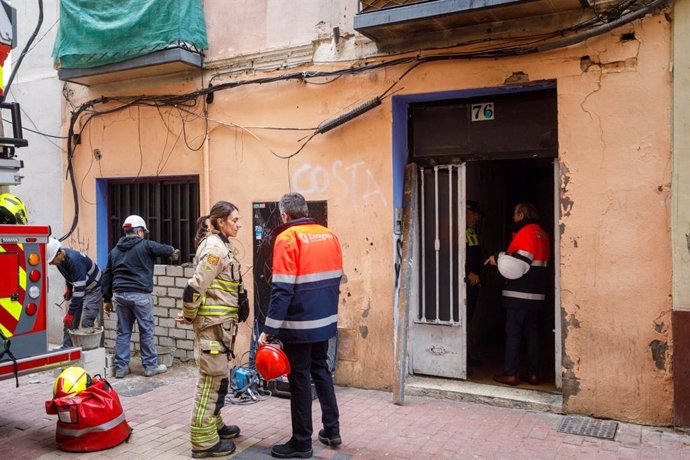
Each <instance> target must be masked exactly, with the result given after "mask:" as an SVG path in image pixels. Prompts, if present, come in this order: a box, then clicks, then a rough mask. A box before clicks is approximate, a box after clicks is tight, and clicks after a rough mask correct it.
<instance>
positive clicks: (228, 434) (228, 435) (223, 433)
mask: <svg viewBox="0 0 690 460" xmlns="http://www.w3.org/2000/svg"><path fill="white" fill-rule="evenodd" d="M239 434H240V427H238V426H237V425H225V426H224V427H223V428H221V429H220V430H218V436H220V439H232V438H234V437H235V436H237V435H239Z"/></svg>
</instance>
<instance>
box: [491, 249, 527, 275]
mask: <svg viewBox="0 0 690 460" xmlns="http://www.w3.org/2000/svg"><path fill="white" fill-rule="evenodd" d="M496 265H498V272H499V273H500V274H501V275H503V277H504V278H508V279H509V280H516V279H518V278H521V277H522V275H524V274H525V273H527V271H528V270H529V264H528V263H527V262H525V261H524V260H521V259H518V258H516V257H513V256H511V255H509V254H505V253H503V252H502V253H500V254H499V255H498V261H497V262H496Z"/></svg>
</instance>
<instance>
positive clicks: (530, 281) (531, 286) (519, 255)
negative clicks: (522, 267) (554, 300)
mask: <svg viewBox="0 0 690 460" xmlns="http://www.w3.org/2000/svg"><path fill="white" fill-rule="evenodd" d="M515 230H516V232H515V233H514V234H513V240H512V241H511V242H510V245H509V246H508V249H507V250H506V252H505V254H504V256H508V257H514V258H516V259H519V260H522V261H524V262H526V263H527V264H528V265H529V270H527V273H525V274H524V275H523V276H522V277H520V278H518V279H514V280H511V279H507V280H506V283H505V287H504V289H503V292H502V294H503V297H508V298H512V299H522V300H528V301H542V300H544V299H545V297H546V296H545V294H546V286H547V276H548V272H547V267H548V264H549V261H550V259H551V246H550V243H549V236H548V235H547V234H546V232H545V231H544V229H542V228H541V227H540V226H539V224H537V223H536V222H535V221H532V220H527V219H523V220H521V221H520V222H517V223H516V224H515Z"/></svg>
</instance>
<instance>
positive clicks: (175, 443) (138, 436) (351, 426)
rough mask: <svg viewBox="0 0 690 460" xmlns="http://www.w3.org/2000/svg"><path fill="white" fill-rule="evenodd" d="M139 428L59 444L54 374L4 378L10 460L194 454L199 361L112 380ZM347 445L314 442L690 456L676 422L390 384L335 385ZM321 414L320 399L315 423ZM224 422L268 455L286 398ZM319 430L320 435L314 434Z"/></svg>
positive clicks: (489, 452) (425, 449) (534, 453)
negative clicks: (570, 420) (86, 449)
mask: <svg viewBox="0 0 690 460" xmlns="http://www.w3.org/2000/svg"><path fill="white" fill-rule="evenodd" d="M110 381H111V383H113V384H114V386H115V387H116V388H117V390H118V392H119V394H120V399H121V401H122V404H123V406H124V410H125V415H126V417H127V420H128V421H129V423H130V425H131V426H132V428H133V429H134V432H133V433H132V436H131V438H130V441H129V443H124V444H121V445H120V446H118V447H115V448H113V449H109V450H105V451H100V452H92V453H85V454H74V453H67V452H61V451H59V450H58V449H57V445H56V444H55V438H54V436H55V425H56V420H57V417H56V416H50V415H47V414H46V413H45V409H44V401H46V400H48V399H50V397H51V395H52V384H53V373H51V372H45V373H42V374H35V375H30V376H26V377H22V378H20V387H19V388H15V387H14V380H6V381H3V382H0V394H2V395H3V397H2V402H1V403H0V404H2V410H1V411H0V446H2V448H1V449H2V450H1V451H2V458H4V459H65V458H78V459H92V458H93V459H96V458H98V459H110V458H116V459H137V460H138V459H153V458H156V459H187V458H190V445H189V433H188V424H189V419H190V414H191V410H192V404H193V399H194V387H195V382H196V369H195V368H194V367H193V366H190V365H180V364H176V365H175V366H174V367H173V368H172V369H171V370H170V371H169V372H168V373H166V374H162V375H159V376H156V377H152V378H145V377H143V376H142V375H141V369H140V368H139V369H136V368H133V374H130V375H128V376H127V378H125V379H123V380H115V379H110ZM336 392H337V396H338V401H339V404H340V412H341V434H342V437H343V445H342V446H340V448H338V449H333V448H327V447H325V446H322V445H321V444H320V443H319V442H318V440H316V441H315V442H314V456H315V457H316V458H324V459H336V460H345V459H350V458H352V459H356V458H357V459H398V458H406V459H432V458H433V459H435V458H491V459H494V458H506V459H507V458H510V459H523V458H524V459H532V458H537V459H553V458H556V459H560V458H587V459H591V458H596V459H609V458H611V459H617V458H624V459H690V436H688V435H685V434H683V433H679V432H675V431H673V430H671V429H666V428H656V427H648V426H640V425H632V424H627V423H620V424H619V426H618V431H617V433H616V436H615V439H614V440H612V441H611V440H602V439H598V438H594V437H587V436H579V435H572V434H564V433H560V432H558V431H557V428H558V425H559V422H560V421H561V420H562V418H563V416H562V415H557V414H550V413H545V412H532V411H527V410H520V409H507V408H500V407H493V406H487V405H482V404H473V403H464V402H458V401H450V400H442V399H433V398H428V397H420V396H408V397H406V399H405V405H404V406H396V405H394V404H392V403H391V399H392V395H391V393H388V392H382V391H370V390H361V389H356V388H344V387H337V388H336ZM320 417H321V413H320V411H319V409H318V404H317V403H316V402H315V405H314V429H315V432H316V431H318V430H319V428H320V426H321V425H320ZM223 418H224V419H225V421H226V422H227V423H231V424H237V425H239V426H240V428H241V429H242V435H241V436H240V437H238V438H237V439H236V440H235V441H236V444H237V452H236V453H235V454H234V456H233V457H232V458H236V459H266V458H270V447H271V446H272V445H273V444H275V443H277V442H284V441H286V440H287V439H288V438H289V437H290V407H289V400H286V399H281V398H277V397H271V398H268V399H267V400H265V401H262V402H259V403H255V404H250V405H230V404H229V405H228V406H227V407H226V408H225V409H223ZM314 437H315V438H316V434H315V435H314Z"/></svg>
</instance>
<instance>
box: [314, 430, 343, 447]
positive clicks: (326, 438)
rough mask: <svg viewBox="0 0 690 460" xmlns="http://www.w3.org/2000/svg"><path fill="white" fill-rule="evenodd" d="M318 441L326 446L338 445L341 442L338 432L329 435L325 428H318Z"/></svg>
mask: <svg viewBox="0 0 690 460" xmlns="http://www.w3.org/2000/svg"><path fill="white" fill-rule="evenodd" d="M319 441H321V442H322V443H324V444H326V445H327V446H339V445H341V444H342V443H343V440H342V439H341V437H340V435H339V434H338V433H335V434H331V435H329V434H328V433H327V432H326V430H325V429H322V430H319Z"/></svg>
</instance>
